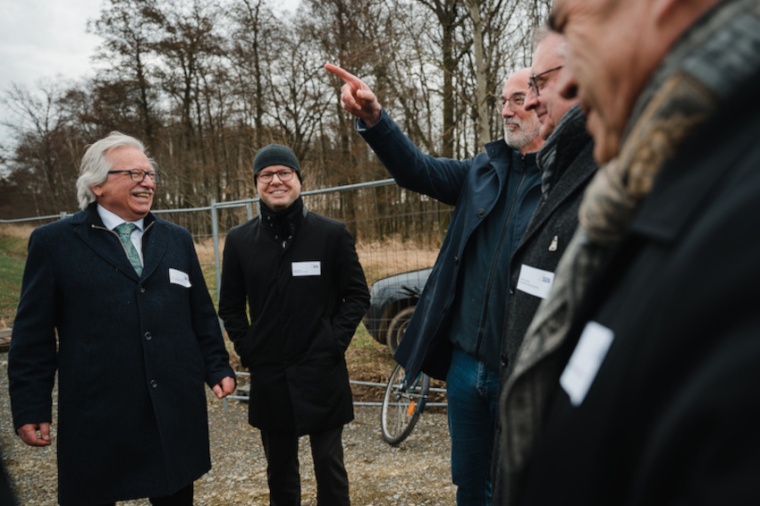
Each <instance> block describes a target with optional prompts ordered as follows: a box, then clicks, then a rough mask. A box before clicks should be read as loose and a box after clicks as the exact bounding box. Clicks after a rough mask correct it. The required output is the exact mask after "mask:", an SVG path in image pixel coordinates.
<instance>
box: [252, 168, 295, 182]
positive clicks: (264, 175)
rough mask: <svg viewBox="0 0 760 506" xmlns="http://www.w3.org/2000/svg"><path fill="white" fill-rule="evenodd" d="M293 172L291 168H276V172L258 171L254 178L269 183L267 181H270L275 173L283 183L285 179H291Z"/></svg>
mask: <svg viewBox="0 0 760 506" xmlns="http://www.w3.org/2000/svg"><path fill="white" fill-rule="evenodd" d="M294 173H295V171H294V170H292V169H282V170H278V171H276V172H260V173H259V174H258V175H257V176H256V179H258V180H259V181H261V182H262V183H267V184H269V183H271V182H272V179H274V176H275V174H276V175H277V177H278V178H279V180H280V181H282V182H283V183H284V182H285V181H290V180H291V179H293V174H294Z"/></svg>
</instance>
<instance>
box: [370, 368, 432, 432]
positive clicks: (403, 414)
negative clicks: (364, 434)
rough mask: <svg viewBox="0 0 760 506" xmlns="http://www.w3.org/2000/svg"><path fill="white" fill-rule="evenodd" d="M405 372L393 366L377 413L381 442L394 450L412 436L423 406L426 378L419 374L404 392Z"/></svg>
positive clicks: (426, 389) (426, 388) (426, 393)
mask: <svg viewBox="0 0 760 506" xmlns="http://www.w3.org/2000/svg"><path fill="white" fill-rule="evenodd" d="M405 378H406V370H405V369H404V368H403V367H402V366H401V364H397V365H396V367H395V368H394V369H393V372H392V373H391V376H390V378H388V384H387V385H386V387H385V395H384V396H383V406H382V409H381V410H380V429H381V432H382V435H383V439H384V440H385V442H386V443H388V444H389V445H391V446H398V445H399V444H401V442H402V441H404V440H405V439H406V438H407V437H409V434H411V433H412V430H413V429H414V426H415V425H416V423H417V420H418V419H419V417H420V415H421V414H422V411H423V410H424V409H425V404H426V403H427V396H428V391H429V390H430V377H429V376H428V375H426V374H424V373H420V374H419V375H418V376H417V378H415V380H414V382H412V383H411V384H410V385H409V387H408V388H407V389H404V379H405Z"/></svg>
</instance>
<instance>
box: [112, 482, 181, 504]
mask: <svg viewBox="0 0 760 506" xmlns="http://www.w3.org/2000/svg"><path fill="white" fill-rule="evenodd" d="M148 500H149V501H150V503H151V504H152V505H153V506H193V484H192V483H191V484H190V485H188V486H186V487H185V488H183V489H180V490H178V491H177V492H175V493H174V494H172V495H167V496H164V497H151V498H149V499H148ZM115 505H116V503H115V502H112V503H109V504H104V505H103V506H115Z"/></svg>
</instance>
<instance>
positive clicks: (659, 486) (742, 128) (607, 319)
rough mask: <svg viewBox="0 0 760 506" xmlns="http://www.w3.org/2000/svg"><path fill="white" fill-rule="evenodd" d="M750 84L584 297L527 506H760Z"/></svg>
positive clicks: (753, 88)
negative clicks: (571, 359) (567, 368)
mask: <svg viewBox="0 0 760 506" xmlns="http://www.w3.org/2000/svg"><path fill="white" fill-rule="evenodd" d="M758 79H760V74H758V73H755V75H754V76H753V78H752V79H751V80H749V81H748V82H747V86H746V88H745V90H744V92H737V93H733V94H731V96H730V98H731V102H730V104H726V105H723V106H721V110H720V113H719V116H718V117H717V118H716V119H714V120H712V121H710V122H709V123H708V124H706V125H705V126H704V127H703V128H702V129H701V134H699V135H697V136H696V137H695V138H693V139H692V140H691V141H690V142H688V143H686V144H685V145H684V146H683V147H682V148H681V149H680V150H679V153H680V155H679V156H678V157H677V158H676V159H675V160H674V161H673V162H671V163H670V164H669V165H666V166H665V167H664V168H663V169H662V171H661V173H660V174H659V176H658V177H657V180H656V181H655V184H654V187H653V189H652V191H651V193H650V194H649V196H648V197H647V198H646V200H645V201H644V202H643V203H642V205H641V208H640V209H639V211H638V214H637V215H636V217H635V218H634V219H633V221H632V223H631V225H630V227H629V230H628V232H629V233H628V235H627V237H626V238H625V239H624V241H623V242H622V243H621V245H620V247H619V248H617V249H616V251H615V252H614V253H613V255H612V258H611V260H610V262H609V264H608V265H607V266H606V268H604V269H603V271H601V272H600V273H599V276H597V277H596V279H595V283H594V284H592V285H590V286H589V289H588V292H587V295H586V297H587V298H586V300H585V301H584V304H583V307H582V308H581V311H582V313H581V316H580V318H579V321H578V322H576V325H575V326H574V329H573V330H572V331H571V333H570V334H569V336H568V339H567V340H566V341H565V343H564V344H563V346H564V348H563V349H561V350H560V352H561V353H562V354H563V357H564V359H565V361H567V360H568V357H569V356H571V354H573V353H575V352H576V351H577V353H578V355H576V360H579V361H577V362H575V363H576V364H577V365H578V366H577V367H573V368H572V371H573V372H574V374H570V373H568V375H566V376H565V381H563V383H561V384H564V386H560V385H558V388H557V390H556V395H555V398H554V401H553V403H551V404H550V405H549V410H548V418H547V422H546V424H545V428H544V431H543V434H542V436H541V437H540V439H539V441H538V446H537V448H536V452H535V454H534V458H533V462H532V464H531V465H530V467H529V474H528V480H527V487H526V490H525V494H524V495H523V504H570V505H572V504H578V505H584V506H593V505H610V504H616V505H643V504H760V488H759V487H758V486H757V476H758V473H759V472H760V435H758V427H759V426H760V309H759V308H758V300H759V299H758V287H759V286H760V241H758V240H757V235H758V230H759V225H758V219H759V218H760V143H758V139H760V93H759V92H758V89H759V88H758V85H757V80H758ZM589 322H596V323H597V324H598V325H599V326H595V327H593V328H592V327H589V326H588V325H587V324H588V323H589ZM583 334H585V339H584V341H583V342H584V343H586V345H587V346H583V347H581V346H577V345H578V343H579V342H580V339H579V338H580V336H581V335H583ZM607 346H608V347H607ZM582 350H586V352H585V353H584V352H583V351H582ZM586 387H587V388H586ZM568 392H573V393H574V395H576V396H577V397H576V402H575V403H571V402H570V397H569V394H568ZM583 394H585V395H583Z"/></svg>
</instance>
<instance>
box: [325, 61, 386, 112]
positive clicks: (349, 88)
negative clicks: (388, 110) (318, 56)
mask: <svg viewBox="0 0 760 506" xmlns="http://www.w3.org/2000/svg"><path fill="white" fill-rule="evenodd" d="M325 69H327V71H328V72H330V73H331V74H334V75H336V76H338V77H340V78H341V79H342V80H343V82H344V83H345V84H343V86H342V87H341V89H340V105H341V106H342V107H343V109H345V110H346V111H348V112H350V113H351V114H353V115H354V116H356V117H357V118H359V119H361V120H362V121H364V123H366V124H367V126H370V127H371V126H374V125H375V124H376V123H377V122H378V121H380V111H382V109H383V108H382V107H381V106H380V102H378V101H377V97H376V96H375V94H374V93H373V92H372V90H370V89H369V86H367V85H366V84H364V82H363V81H362V80H361V79H359V78H358V77H356V76H355V75H353V74H350V73H349V72H346V71H345V70H343V69H342V68H340V67H338V66H336V65H332V64H330V63H327V64H325Z"/></svg>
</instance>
